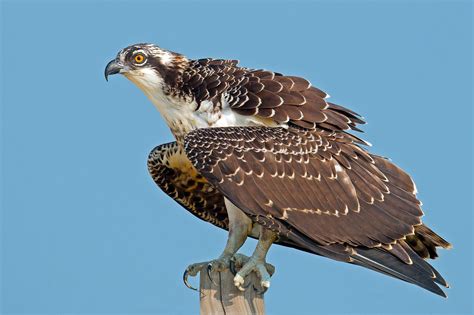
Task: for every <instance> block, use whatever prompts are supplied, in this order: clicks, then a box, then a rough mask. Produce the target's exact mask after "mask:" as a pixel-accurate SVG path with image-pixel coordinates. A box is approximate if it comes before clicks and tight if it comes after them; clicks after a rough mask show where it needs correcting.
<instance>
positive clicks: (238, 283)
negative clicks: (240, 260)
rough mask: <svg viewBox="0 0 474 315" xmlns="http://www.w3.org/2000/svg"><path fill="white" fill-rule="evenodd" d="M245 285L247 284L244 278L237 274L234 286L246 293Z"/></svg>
mask: <svg viewBox="0 0 474 315" xmlns="http://www.w3.org/2000/svg"><path fill="white" fill-rule="evenodd" d="M244 283H245V279H244V277H242V276H241V275H240V274H239V273H237V274H236V275H235V277H234V285H235V286H236V287H237V289H239V290H240V291H245V287H244Z"/></svg>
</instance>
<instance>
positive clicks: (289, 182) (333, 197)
mask: <svg viewBox="0 0 474 315" xmlns="http://www.w3.org/2000/svg"><path fill="white" fill-rule="evenodd" d="M117 73H120V74H123V75H124V76H125V77H126V78H127V79H129V80H130V81H132V82H133V83H134V84H135V85H137V86H138V87H139V88H140V89H141V90H142V91H143V92H144V93H145V94H146V96H147V97H148V98H149V99H150V100H151V102H152V103H153V105H154V106H155V107H156V108H157V109H158V111H159V112H160V113H161V115H162V117H163V118H164V119H165V121H166V123H167V124H168V126H169V128H170V129H171V132H172V133H173V135H174V137H175V138H176V141H174V142H171V143H166V144H162V145H160V146H158V147H156V148H154V149H153V150H152V152H151V153H150V155H149V158H148V169H149V172H150V174H151V176H152V178H153V180H154V181H155V182H156V184H157V185H158V186H159V187H160V188H161V189H162V190H163V191H164V192H165V193H166V194H168V195H169V196H171V197H172V198H173V199H174V200H176V201H177V202H178V203H179V204H180V205H181V206H183V207H184V208H185V209H187V210H188V211H189V212H191V213H192V214H193V215H195V216H197V217H198V218H200V219H202V220H205V221H207V222H209V223H211V224H213V225H215V226H218V227H220V228H223V229H226V230H228V231H229V234H228V240H227V244H226V246H225V249H224V250H223V252H222V254H221V255H220V256H219V257H218V258H216V259H214V260H211V261H208V262H203V263H196V264H192V265H190V266H189V267H188V268H187V269H186V271H185V276H184V278H186V279H187V276H188V275H193V276H194V275H196V274H197V272H198V271H199V270H201V268H203V266H204V268H205V266H207V267H208V268H210V269H211V270H218V271H220V270H224V269H226V268H229V266H235V264H236V263H237V264H240V266H241V268H240V270H238V272H236V273H235V277H234V284H235V285H236V286H237V287H238V288H239V289H241V290H243V289H245V287H247V286H246V285H244V281H245V278H246V276H247V275H249V274H250V273H251V272H253V271H255V272H256V273H257V275H258V277H259V282H260V283H259V285H261V287H262V288H263V289H266V288H268V287H269V286H270V277H271V274H272V272H273V270H272V269H273V268H272V266H271V265H270V264H267V263H266V261H265V257H266V254H267V251H268V250H269V248H270V245H271V244H272V243H276V244H279V245H283V246H288V247H292V248H295V249H298V250H302V251H306V252H309V253H313V254H316V255H320V256H324V257H328V258H331V259H335V260H337V261H342V262H347V263H351V264H355V265H359V266H363V267H366V268H369V269H371V270H374V271H377V272H380V273H382V274H385V275H389V276H392V277H395V278H398V279H401V280H404V281H406V282H409V283H412V284H416V285H418V286H420V287H422V288H424V289H427V290H429V291H431V292H433V293H435V294H438V295H441V296H446V295H445V293H444V292H443V290H442V289H441V288H440V286H444V287H448V284H447V282H446V281H445V280H444V279H443V277H442V276H441V275H440V274H439V273H438V271H436V269H435V268H433V266H431V265H430V264H429V263H428V262H427V261H426V260H427V259H429V258H435V257H437V252H436V250H437V247H443V248H449V247H450V246H451V245H450V244H449V243H448V242H447V241H445V240H444V239H443V238H441V237H440V236H439V235H437V234H436V233H435V232H433V231H432V230H431V229H430V228H429V227H427V226H426V225H424V224H423V223H422V221H421V217H422V215H423V212H422V210H421V208H420V206H421V202H420V201H419V200H418V199H417V197H416V193H417V190H416V187H415V183H414V182H413V181H412V179H411V177H410V176H409V175H408V174H407V173H406V172H404V171H403V170H402V169H400V168H399V167H398V166H396V165H395V164H394V163H392V162H391V161H390V160H388V159H387V158H384V157H381V156H377V155H374V154H371V153H369V152H368V151H367V149H366V147H367V146H368V143H367V142H365V141H364V140H362V139H360V138H359V137H357V136H356V135H354V134H353V131H360V129H359V128H358V125H360V124H363V123H364V121H363V119H362V117H361V116H359V115H358V114H357V113H355V112H353V111H351V110H349V109H347V108H345V107H343V106H340V105H336V104H334V103H332V102H330V101H329V100H328V94H326V93H325V92H323V91H322V90H320V89H318V88H316V87H314V86H312V85H311V84H310V82H308V80H306V79H304V78H301V77H296V76H287V75H283V74H281V73H277V72H273V71H268V70H261V69H250V68H246V67H242V66H240V65H239V64H238V61H237V60H223V59H212V58H208V59H199V60H191V59H188V58H187V57H185V56H184V55H181V54H178V53H175V52H171V51H168V50H165V49H163V48H160V47H158V46H156V45H154V44H136V45H132V46H129V47H126V48H124V49H122V50H121V51H120V52H119V53H118V55H117V56H116V58H115V59H113V60H112V61H110V62H109V63H108V64H107V67H106V68H105V77H106V79H107V78H108V76H110V75H112V74H117ZM351 131H352V132H351ZM249 236H250V237H253V238H257V239H258V244H257V246H256V249H255V251H254V252H253V254H252V255H251V257H246V256H243V255H241V254H239V253H237V251H238V250H239V248H240V247H241V246H242V244H244V242H245V240H246V238H247V237H249ZM234 270H235V267H234Z"/></svg>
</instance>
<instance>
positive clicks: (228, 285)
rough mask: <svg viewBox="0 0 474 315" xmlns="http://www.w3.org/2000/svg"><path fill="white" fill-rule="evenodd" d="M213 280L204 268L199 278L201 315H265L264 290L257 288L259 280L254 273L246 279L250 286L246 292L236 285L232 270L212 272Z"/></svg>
mask: <svg viewBox="0 0 474 315" xmlns="http://www.w3.org/2000/svg"><path fill="white" fill-rule="evenodd" d="M211 277H212V280H211V279H210V278H209V277H208V275H207V270H206V268H203V269H202V270H201V272H200V276H199V289H200V294H199V295H200V297H199V299H200V306H201V307H200V312H201V315H208V314H212V315H215V314H217V315H234V314H235V315H237V314H239V315H240V314H256V315H257V314H258V315H264V314H265V303H264V301H263V294H262V289H261V288H260V286H258V287H256V286H257V285H256V283H258V278H257V276H256V274H255V273H254V272H252V273H251V274H250V275H249V276H248V277H247V279H246V281H245V282H246V283H245V285H249V287H248V289H247V290H246V291H244V292H242V291H240V290H239V289H237V288H236V287H235V285H234V275H233V274H232V273H231V272H230V270H225V271H221V272H219V271H212V272H211Z"/></svg>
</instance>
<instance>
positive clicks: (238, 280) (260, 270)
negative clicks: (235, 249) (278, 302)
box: [230, 254, 275, 293]
mask: <svg viewBox="0 0 474 315" xmlns="http://www.w3.org/2000/svg"><path fill="white" fill-rule="evenodd" d="M239 268H240V270H239V271H238V272H235V271H236V269H239ZM230 270H231V271H232V273H234V274H235V277H234V285H235V286H236V287H237V288H238V289H239V290H241V291H245V290H246V289H247V288H248V287H249V286H250V284H248V285H245V286H244V283H245V278H246V277H247V276H248V275H249V274H250V273H252V272H253V271H254V272H255V273H256V274H257V277H258V278H259V279H260V287H261V289H262V290H261V293H265V292H266V291H267V290H268V288H269V287H270V278H271V276H272V275H273V274H274V273H275V267H274V266H273V265H272V264H269V263H266V262H265V260H263V259H258V258H255V257H247V256H245V255H242V254H235V255H234V256H233V257H232V258H231V261H230ZM253 287H254V289H255V290H256V291H258V289H257V288H256V287H255V286H253Z"/></svg>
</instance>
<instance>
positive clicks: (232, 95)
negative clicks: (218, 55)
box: [182, 59, 364, 143]
mask: <svg viewBox="0 0 474 315" xmlns="http://www.w3.org/2000/svg"><path fill="white" fill-rule="evenodd" d="M237 63H238V62H237V61H236V60H216V59H200V60H195V61H193V62H191V65H190V67H189V68H188V70H187V71H186V72H185V73H184V74H183V87H182V91H183V92H184V93H185V94H188V95H189V94H191V95H193V97H194V98H195V100H196V101H197V103H198V104H200V103H201V102H202V101H205V100H213V101H214V104H215V106H223V104H221V100H222V96H223V97H224V100H225V102H226V103H227V104H228V105H229V106H230V107H231V108H232V109H233V110H234V111H236V112H237V113H239V114H242V115H248V116H258V117H260V118H263V119H270V120H273V121H275V122H277V123H290V124H294V125H297V126H300V127H303V128H308V129H314V128H316V126H318V127H319V128H323V129H326V130H339V131H343V130H347V129H354V130H359V129H358V128H357V127H356V125H357V124H361V123H364V121H363V120H362V119H361V117H360V116H359V115H358V114H356V113H355V112H353V111H351V110H349V109H346V108H344V107H342V106H339V105H336V104H333V103H329V102H327V101H326V98H327V96H328V95H327V94H326V93H325V92H323V91H321V90H320V89H318V88H316V87H312V86H311V84H310V83H309V81H307V80H306V79H303V78H300V77H294V76H284V75H282V74H280V73H276V72H272V71H267V70H252V69H248V68H242V67H239V66H237ZM348 137H351V138H352V140H354V141H357V142H360V143H363V142H362V140H360V139H358V138H356V137H354V136H352V135H348Z"/></svg>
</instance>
